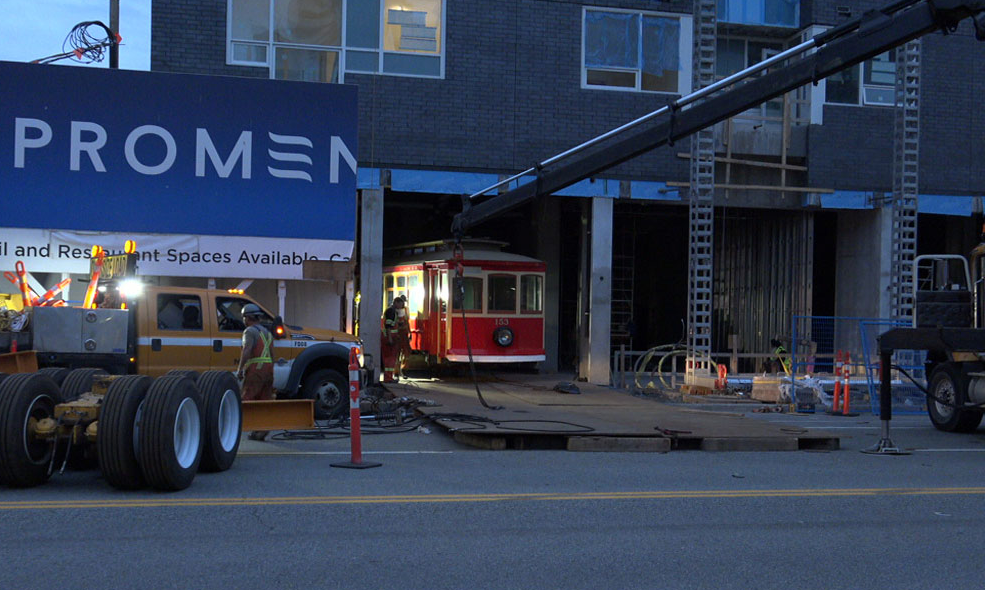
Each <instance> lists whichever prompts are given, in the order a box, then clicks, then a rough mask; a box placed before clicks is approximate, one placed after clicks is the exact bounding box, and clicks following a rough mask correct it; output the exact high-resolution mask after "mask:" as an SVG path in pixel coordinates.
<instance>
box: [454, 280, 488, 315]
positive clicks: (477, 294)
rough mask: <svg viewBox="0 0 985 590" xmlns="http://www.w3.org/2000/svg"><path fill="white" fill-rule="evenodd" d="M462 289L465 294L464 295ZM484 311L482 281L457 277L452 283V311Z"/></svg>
mask: <svg viewBox="0 0 985 590" xmlns="http://www.w3.org/2000/svg"><path fill="white" fill-rule="evenodd" d="M462 287H464V288H465V293H464V294H463V293H462ZM463 308H464V309H465V311H478V312H481V311H482V279H481V278H475V277H455V279H454V281H453V282H452V309H453V310H455V311H461V310H462V309H463Z"/></svg>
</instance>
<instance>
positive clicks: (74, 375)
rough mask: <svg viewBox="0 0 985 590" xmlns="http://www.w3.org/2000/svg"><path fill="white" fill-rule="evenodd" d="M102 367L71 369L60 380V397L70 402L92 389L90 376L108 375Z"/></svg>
mask: <svg viewBox="0 0 985 590" xmlns="http://www.w3.org/2000/svg"><path fill="white" fill-rule="evenodd" d="M108 374H109V373H107V372H106V371H104V370H102V369H73V370H72V371H70V372H69V373H68V375H66V376H65V380H64V381H62V399H63V400H65V401H67V402H70V401H74V400H77V399H79V396H80V395H82V394H83V393H88V392H90V391H92V378H93V377H95V376H97V375H108Z"/></svg>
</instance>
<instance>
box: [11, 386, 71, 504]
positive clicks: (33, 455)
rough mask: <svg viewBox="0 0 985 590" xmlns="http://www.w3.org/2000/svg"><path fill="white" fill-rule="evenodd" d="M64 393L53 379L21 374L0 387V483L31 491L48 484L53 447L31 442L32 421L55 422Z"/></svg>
mask: <svg viewBox="0 0 985 590" xmlns="http://www.w3.org/2000/svg"><path fill="white" fill-rule="evenodd" d="M61 401H62V399H61V391H60V390H59V389H58V385H57V384H56V383H55V382H54V381H52V379H51V377H48V376H47V375H41V374H38V373H21V374H17V375H11V376H9V377H7V379H5V380H4V381H3V383H2V384H0V483H5V484H7V485H9V486H12V487H18V488H28V487H33V486H38V485H41V484H43V483H44V482H46V481H48V477H49V473H48V466H49V464H50V463H51V453H52V450H53V448H54V445H52V443H51V442H50V441H44V440H32V439H31V437H30V435H29V428H30V423H31V421H32V420H41V419H43V418H53V417H54V415H55V406H56V405H58V404H59V403H61Z"/></svg>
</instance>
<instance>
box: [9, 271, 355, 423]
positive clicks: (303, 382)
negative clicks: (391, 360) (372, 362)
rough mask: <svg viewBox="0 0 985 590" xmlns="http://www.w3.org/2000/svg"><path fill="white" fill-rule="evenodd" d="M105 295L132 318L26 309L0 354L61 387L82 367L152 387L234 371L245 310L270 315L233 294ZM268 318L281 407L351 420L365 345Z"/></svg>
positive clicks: (149, 289)
mask: <svg viewBox="0 0 985 590" xmlns="http://www.w3.org/2000/svg"><path fill="white" fill-rule="evenodd" d="M105 286H106V287H107V289H116V290H119V291H121V292H123V293H122V294H121V297H120V300H121V301H125V302H126V303H125V306H126V307H127V309H102V308H100V309H83V308H79V307H36V308H27V312H26V313H27V317H26V318H25V319H24V320H22V322H24V321H26V324H25V325H24V326H23V328H22V329H21V330H20V331H17V332H15V331H9V330H8V331H0V354H3V353H9V352H11V350H12V349H15V350H18V351H22V352H21V354H20V356H21V357H23V356H25V355H24V353H23V351H30V352H29V353H28V354H29V356H31V357H36V360H37V367H39V368H44V367H49V368H51V369H52V370H51V371H49V373H50V374H51V375H52V376H53V378H55V380H56V381H58V382H59V384H61V383H60V382H61V381H62V380H63V379H64V377H65V376H66V375H67V373H68V370H70V369H76V368H83V367H85V368H100V369H103V370H104V371H106V372H107V373H110V374H140V375H148V376H151V377H158V376H161V375H165V374H167V373H168V372H169V371H172V370H184V371H196V372H198V373H201V372H204V371H209V370H218V371H235V370H236V367H237V364H238V362H239V357H240V352H241V350H242V348H241V336H242V333H243V329H244V328H245V325H244V324H243V316H242V309H243V306H244V305H246V304H247V303H253V304H256V305H258V306H259V307H260V309H262V310H263V309H264V307H263V306H262V305H259V304H258V303H257V302H256V301H255V300H253V299H252V298H250V297H249V296H248V295H246V294H244V293H242V292H241V291H235V290H233V291H225V290H217V289H195V288H185V287H163V286H150V285H141V284H139V283H138V282H137V279H134V278H126V279H123V280H111V281H109V282H108V284H106V285H105ZM264 314H265V315H264V319H263V321H262V323H263V324H264V325H265V326H266V327H267V328H268V329H269V330H270V332H271V333H272V334H273V335H274V343H273V350H272V352H273V359H274V389H275V390H276V391H277V397H278V399H298V398H306V399H311V400H314V402H315V404H314V408H315V418H316V419H327V418H331V417H333V416H336V415H339V414H341V413H343V412H344V410H345V409H346V408H347V407H348V399H349V378H348V374H349V354H350V350H351V349H353V348H356V349H357V352H358V353H359V356H360V365H362V364H363V363H362V354H361V353H362V347H361V345H360V342H359V341H358V340H357V339H356V338H355V337H354V336H352V335H351V334H347V333H345V332H340V331H335V330H327V329H317V328H306V327H302V326H295V325H290V324H285V323H284V322H283V321H282V320H281V318H280V317H278V316H274V315H273V314H271V313H269V312H267V311H264ZM30 360H31V361H33V358H32V359H30ZM23 362H24V361H23V359H21V363H23ZM10 363H11V361H8V364H7V366H6V367H5V366H3V365H0V371H7V372H14V371H16V370H17V368H16V366H14V365H12V364H10ZM28 366H29V365H28ZM59 368H60V369H64V370H57V369H59ZM363 374H365V371H363ZM362 380H363V381H365V377H363V379H362Z"/></svg>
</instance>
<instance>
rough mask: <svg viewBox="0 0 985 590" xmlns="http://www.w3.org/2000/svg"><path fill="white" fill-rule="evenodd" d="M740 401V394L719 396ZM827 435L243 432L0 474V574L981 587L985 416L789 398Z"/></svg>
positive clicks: (96, 579) (162, 584) (179, 579)
mask: <svg viewBox="0 0 985 590" xmlns="http://www.w3.org/2000/svg"><path fill="white" fill-rule="evenodd" d="M725 409H728V410H730V411H739V412H742V411H743V410H741V409H740V410H737V409H734V408H725ZM748 415H750V416H752V417H754V418H756V419H762V420H771V421H778V422H784V423H792V424H796V425H800V426H806V427H816V426H823V427H827V428H829V429H831V431H832V432H836V433H838V434H839V436H841V437H842V450H839V451H832V452H781V453H708V452H701V451H674V452H671V453H667V454H652V453H574V452H567V451H481V450H476V449H472V448H469V447H464V446H461V445H459V444H457V443H455V442H454V441H453V440H451V438H450V437H448V436H447V435H446V434H444V433H443V432H442V431H440V429H435V428H434V427H432V432H431V433H430V434H425V433H422V432H419V431H411V432H404V433H400V434H386V435H373V436H367V437H366V438H365V440H364V449H365V452H364V458H365V459H366V460H372V461H379V462H381V463H382V464H383V465H382V466H381V467H378V468H374V469H366V470H349V469H337V468H333V467H330V463H333V462H338V461H346V460H347V459H348V458H349V457H348V454H347V453H348V444H349V443H348V440H347V439H344V438H333V439H329V440H274V441H272V442H266V443H260V442H254V441H247V440H244V441H243V444H242V446H241V454H240V456H239V458H238V459H237V461H236V463H235V465H234V466H233V468H232V469H231V470H230V471H228V472H225V473H221V474H201V475H199V476H198V477H197V478H196V480H195V482H194V483H193V484H192V486H191V487H190V488H189V489H187V490H185V491H183V492H179V493H170V494H163V493H155V492H150V491H144V492H135V493H127V492H119V491H116V490H113V489H112V488H110V487H109V486H108V485H106V483H105V482H104V481H102V480H101V478H100V476H99V474H98V472H93V471H87V472H70V473H66V474H63V475H56V476H55V477H53V478H52V480H51V481H50V482H49V483H48V484H46V485H45V486H43V487H40V488H35V489H31V490H13V489H7V488H0V563H3V569H2V574H0V588H3V589H10V588H18V589H19V588H63V587H68V586H74V587H83V588H95V587H105V588H220V587H222V588H346V589H349V588H455V589H458V588H497V589H498V588H525V589H526V588H564V589H569V588H603V587H610V588H783V589H792V588H798V589H799V588H818V589H833V588H852V589H857V588H879V589H885V588H907V589H917V588H928V589H939V588H948V589H949V590H954V589H959V588H976V589H977V588H981V587H982V586H983V584H985V580H983V574H985V565H982V559H981V553H982V552H983V551H985V532H983V530H985V528H983V524H985V523H983V519H985V477H983V476H982V472H983V470H982V466H983V463H985V430H980V431H979V433H976V434H972V435H964V436H962V435H951V434H946V433H939V432H936V431H934V430H933V429H932V428H931V427H930V426H929V423H928V421H927V419H926V417H924V416H902V417H898V418H896V419H894V421H893V428H894V430H893V437H894V440H895V441H896V442H897V444H899V445H900V446H901V447H907V448H911V449H913V453H912V454H911V455H907V456H898V457H888V456H871V455H865V454H862V453H860V452H858V451H859V449H861V448H864V447H865V446H868V445H871V444H873V443H874V442H875V441H876V440H878V437H879V430H878V427H879V424H878V420H877V419H876V418H875V417H873V416H869V415H864V416H860V417H858V418H829V417H826V416H821V415H817V416H801V415H786V414H766V415H755V414H748Z"/></svg>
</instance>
